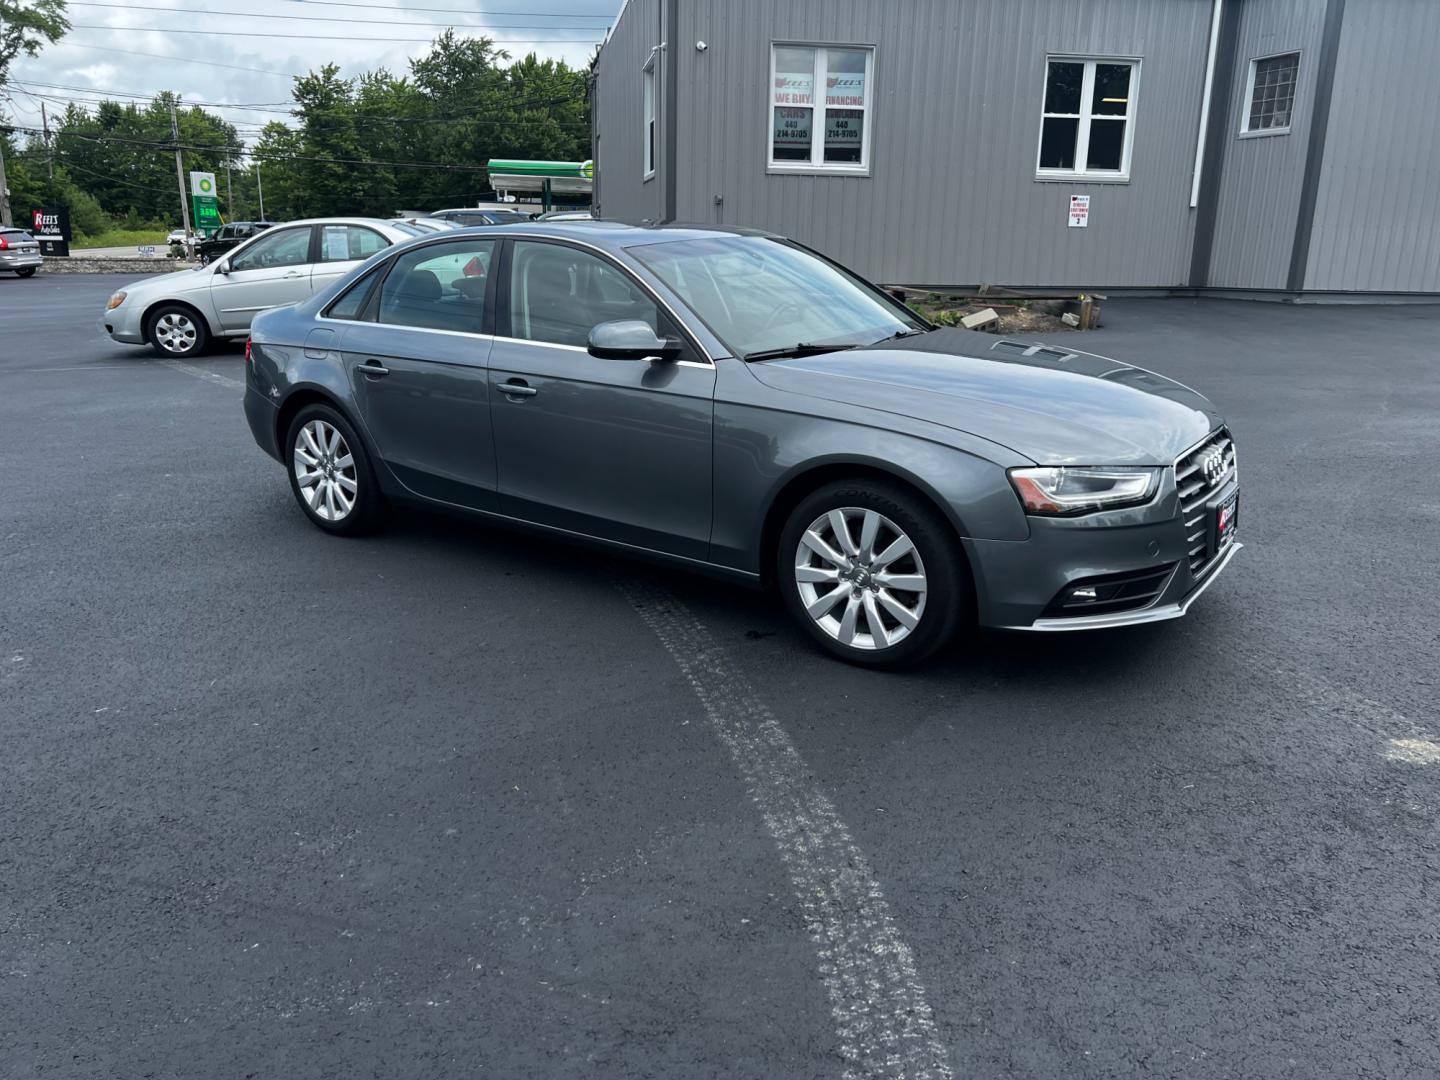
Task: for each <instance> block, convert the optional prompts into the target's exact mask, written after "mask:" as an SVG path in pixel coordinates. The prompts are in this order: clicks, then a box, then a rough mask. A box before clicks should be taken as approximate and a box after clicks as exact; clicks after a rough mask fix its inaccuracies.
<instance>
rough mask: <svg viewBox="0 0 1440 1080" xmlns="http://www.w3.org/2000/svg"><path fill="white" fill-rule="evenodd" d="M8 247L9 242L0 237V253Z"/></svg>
mask: <svg viewBox="0 0 1440 1080" xmlns="http://www.w3.org/2000/svg"><path fill="white" fill-rule="evenodd" d="M9 246H10V241H9V240H6V239H5V237H3V236H0V251H4V250H6V249H7V248H9Z"/></svg>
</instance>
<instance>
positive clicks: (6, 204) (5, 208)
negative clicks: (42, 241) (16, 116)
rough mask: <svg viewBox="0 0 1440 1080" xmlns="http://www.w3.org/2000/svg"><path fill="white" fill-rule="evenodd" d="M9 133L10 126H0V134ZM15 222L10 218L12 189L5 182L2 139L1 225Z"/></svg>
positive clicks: (6, 225)
mask: <svg viewBox="0 0 1440 1080" xmlns="http://www.w3.org/2000/svg"><path fill="white" fill-rule="evenodd" d="M9 133H10V129H9V128H0V135H8V134H9ZM14 224H15V223H14V222H13V221H11V220H10V189H9V187H7V186H6V184H5V141H4V139H0V225H4V226H5V227H6V228H9V227H10V226H11V225H14Z"/></svg>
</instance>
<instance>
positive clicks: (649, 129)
mask: <svg viewBox="0 0 1440 1080" xmlns="http://www.w3.org/2000/svg"><path fill="white" fill-rule="evenodd" d="M640 77H641V80H642V81H643V84H644V96H645V133H644V138H645V179H646V180H649V179H650V178H651V177H652V176H654V175H655V54H654V53H653V52H652V53H651V54H650V59H649V60H647V61H645V68H644V70H643V71H642V72H641V74H640Z"/></svg>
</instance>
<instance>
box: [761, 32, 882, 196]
mask: <svg viewBox="0 0 1440 1080" xmlns="http://www.w3.org/2000/svg"><path fill="white" fill-rule="evenodd" d="M873 55H874V50H872V49H869V48H858V47H835V48H831V47H822V46H816V45H775V46H773V47H772V48H771V51H770V167H771V168H772V169H778V170H785V169H795V170H798V171H800V172H814V171H821V172H834V173H864V172H865V171H866V170H867V169H868V168H869V164H870V125H869V123H868V121H869V116H870V81H871V79H870V73H871V60H872V57H873ZM816 87H824V88H825V93H824V96H823V98H822V97H820V96H819V95H818V94H817V93H816Z"/></svg>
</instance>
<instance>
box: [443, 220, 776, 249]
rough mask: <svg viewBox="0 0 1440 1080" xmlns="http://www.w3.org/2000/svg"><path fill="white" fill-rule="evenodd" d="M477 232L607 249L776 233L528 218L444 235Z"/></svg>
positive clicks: (711, 227)
mask: <svg viewBox="0 0 1440 1080" xmlns="http://www.w3.org/2000/svg"><path fill="white" fill-rule="evenodd" d="M467 234H476V235H483V236H492V235H493V236H509V237H516V236H553V237H556V238H557V239H560V238H563V239H567V240H578V241H580V242H582V243H586V244H589V245H591V246H592V247H598V248H602V249H604V250H607V251H620V250H623V249H625V248H630V247H640V246H642V245H645V244H663V243H668V242H670V241H673V240H703V239H706V238H714V237H721V236H730V237H734V236H766V237H778V235H779V234H778V233H772V232H766V231H765V230H763V229H747V228H742V227H740V226H734V227H731V226H724V225H684V224H673V225H626V224H624V223H623V222H619V221H597V220H595V219H593V218H591V219H583V218H582V219H577V220H574V221H531V222H528V223H526V224H524V225H471V226H469V227H467V228H464V229H457V230H456V231H455V232H451V233H446V234H445V239H447V240H453V239H455V238H456V237H457V236H462V235H467Z"/></svg>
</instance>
